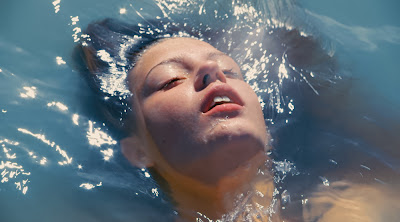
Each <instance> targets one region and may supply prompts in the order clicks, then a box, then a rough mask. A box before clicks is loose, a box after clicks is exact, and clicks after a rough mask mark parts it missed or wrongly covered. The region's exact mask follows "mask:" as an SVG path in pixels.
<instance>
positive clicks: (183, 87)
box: [128, 38, 269, 183]
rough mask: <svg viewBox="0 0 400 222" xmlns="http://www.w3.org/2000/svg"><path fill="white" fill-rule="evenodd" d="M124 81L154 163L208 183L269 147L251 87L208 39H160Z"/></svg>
mask: <svg viewBox="0 0 400 222" xmlns="http://www.w3.org/2000/svg"><path fill="white" fill-rule="evenodd" d="M128 81H129V87H130V89H131V91H132V92H133V94H134V95H135V96H134V98H133V99H134V100H135V101H134V104H136V106H137V107H135V109H137V110H138V111H137V112H138V114H137V115H138V116H139V117H140V118H141V119H143V124H142V125H141V126H139V130H141V131H143V132H145V134H146V136H145V138H142V139H143V140H147V141H146V144H147V146H148V147H147V149H149V152H148V154H147V155H150V157H149V158H150V159H152V161H153V163H154V167H155V168H156V170H160V171H162V169H165V168H166V167H167V168H169V169H173V170H174V171H176V172H177V173H179V174H182V175H184V176H187V177H190V178H193V179H195V180H199V181H202V182H204V183H215V182H217V181H218V180H219V179H220V178H221V177H223V176H225V175H227V174H229V173H230V172H232V171H234V170H235V169H237V168H238V167H242V166H243V165H246V164H251V162H250V163H249V161H250V160H251V159H253V158H254V157H256V156H259V155H263V156H264V155H265V149H269V148H268V147H267V146H266V144H267V143H268V138H269V136H268V134H267V132H266V126H265V123H264V118H263V114H262V111H261V107H260V104H259V102H258V99H257V96H256V94H255V93H254V91H253V90H252V89H251V88H250V86H249V85H248V84H247V83H246V82H244V81H243V77H242V74H241V72H240V68H239V66H238V65H237V64H236V62H235V61H234V60H233V59H232V58H230V57H229V56H227V55H225V54H224V53H222V52H220V51H218V50H217V49H215V48H214V47H213V46H211V45H209V44H208V43H205V42H203V41H199V40H195V39H190V38H171V39H167V40H163V41H161V42H159V43H157V44H156V45H154V46H151V47H150V48H149V49H148V50H147V51H146V52H145V53H144V54H143V55H142V57H141V58H140V59H139V61H138V63H137V65H136V66H135V68H134V69H133V70H131V72H130V74H129V79H128Z"/></svg>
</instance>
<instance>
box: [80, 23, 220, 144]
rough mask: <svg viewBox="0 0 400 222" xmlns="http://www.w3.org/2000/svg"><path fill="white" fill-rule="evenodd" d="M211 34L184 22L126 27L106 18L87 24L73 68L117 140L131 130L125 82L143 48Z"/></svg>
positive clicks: (200, 37) (124, 24)
mask: <svg viewBox="0 0 400 222" xmlns="http://www.w3.org/2000/svg"><path fill="white" fill-rule="evenodd" d="M211 33H212V31H211V30H210V29H208V30H203V31H199V29H198V28H196V29H194V28H190V27H189V26H188V25H187V24H186V23H185V24H178V23H173V22H169V21H166V20H162V19H157V20H143V21H141V22H140V23H136V24H128V23H125V22H122V21H119V20H116V19H111V18H107V19H104V20H101V21H96V22H93V23H91V24H89V25H88V27H87V28H86V30H85V31H84V32H83V35H82V39H81V43H80V44H79V45H78V46H77V47H76V48H75V50H74V53H73V57H74V62H75V64H76V65H75V66H76V68H77V69H78V71H79V72H80V73H81V75H82V76H83V77H84V79H85V80H86V82H87V83H88V85H89V87H90V88H91V89H92V91H93V92H95V94H96V103H95V104H96V106H97V107H98V109H97V111H98V112H99V113H98V114H100V118H101V119H102V121H105V123H106V125H107V126H108V127H110V128H112V131H114V133H115V132H116V134H117V135H118V136H119V137H124V136H127V135H128V134H129V133H130V132H131V131H132V130H135V129H134V127H135V124H132V122H131V121H134V120H133V119H132V118H131V112H132V104H130V102H129V98H130V96H131V92H130V91H129V89H128V86H127V82H126V79H127V75H128V73H129V70H131V69H132V68H133V67H134V66H135V64H136V62H137V61H138V59H139V58H140V56H141V54H142V53H143V52H144V51H145V50H146V49H148V48H149V47H150V46H152V45H154V44H156V43H158V42H159V41H161V40H162V39H165V38H171V37H192V38H197V39H204V38H206V36H211V35H212V34H211ZM213 36H215V33H214V35H213ZM127 122H130V124H127Z"/></svg>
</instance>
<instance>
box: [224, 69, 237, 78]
mask: <svg viewBox="0 0 400 222" xmlns="http://www.w3.org/2000/svg"><path fill="white" fill-rule="evenodd" d="M223 73H224V74H225V76H226V77H230V78H234V79H242V75H241V74H239V73H238V72H235V71H233V69H229V70H224V71H223Z"/></svg>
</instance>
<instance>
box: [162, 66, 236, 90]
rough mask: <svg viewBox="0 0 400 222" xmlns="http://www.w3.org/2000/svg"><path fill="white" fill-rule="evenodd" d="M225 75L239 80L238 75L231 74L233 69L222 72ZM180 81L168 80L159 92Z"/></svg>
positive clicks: (178, 78) (177, 78)
mask: <svg viewBox="0 0 400 222" xmlns="http://www.w3.org/2000/svg"><path fill="white" fill-rule="evenodd" d="M222 72H223V73H224V74H225V75H227V76H231V77H232V78H240V76H239V73H237V72H233V69H229V70H224V71H222ZM180 80H182V78H180V77H174V78H172V79H170V80H168V81H167V82H166V83H164V84H163V85H162V86H161V88H160V89H159V90H167V89H170V88H172V87H173V85H172V84H176V82H178V81H180Z"/></svg>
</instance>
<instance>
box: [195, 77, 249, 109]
mask: <svg viewBox="0 0 400 222" xmlns="http://www.w3.org/2000/svg"><path fill="white" fill-rule="evenodd" d="M217 96H220V97H223V96H227V97H229V99H230V100H231V101H230V103H235V104H238V105H240V106H243V105H244V104H243V100H242V99H241V98H240V96H239V94H238V93H237V92H236V91H235V90H234V89H233V88H232V87H231V86H229V85H228V84H213V85H212V86H210V89H209V90H208V92H207V93H206V95H205V96H204V99H203V102H202V105H201V111H202V112H203V113H206V112H208V111H209V110H210V109H211V108H212V105H213V102H214V98H215V97H217Z"/></svg>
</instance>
